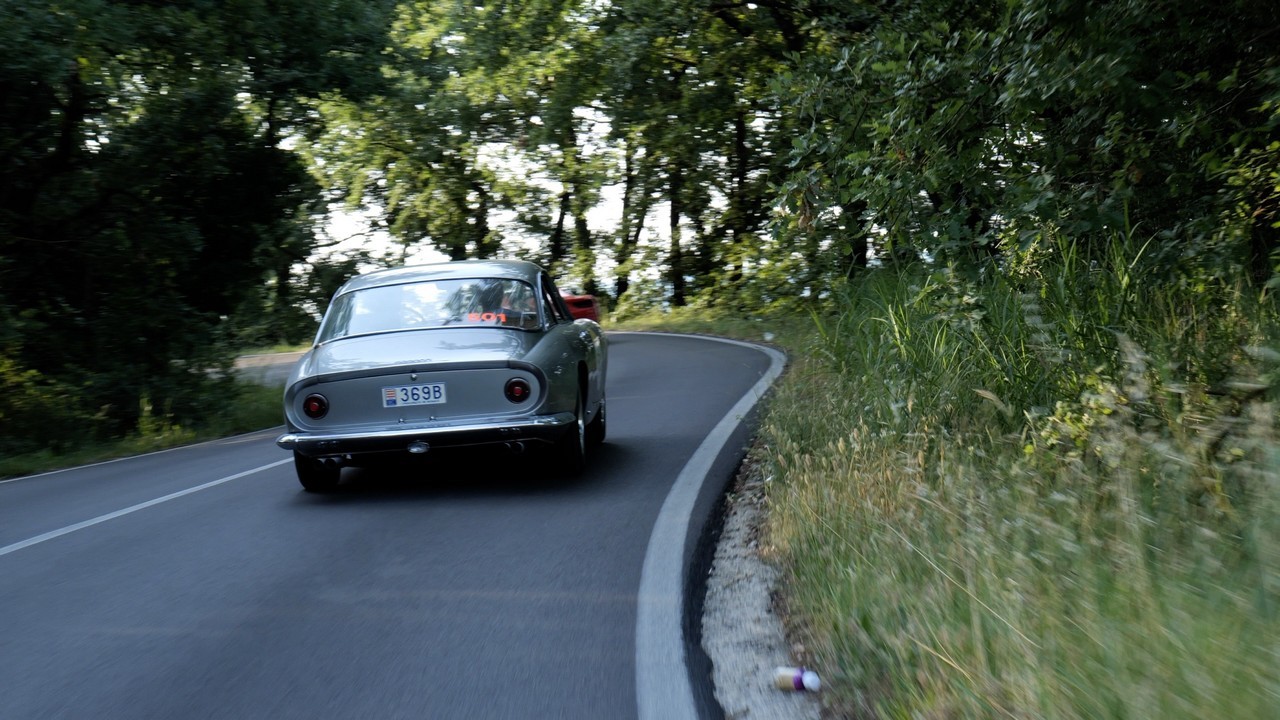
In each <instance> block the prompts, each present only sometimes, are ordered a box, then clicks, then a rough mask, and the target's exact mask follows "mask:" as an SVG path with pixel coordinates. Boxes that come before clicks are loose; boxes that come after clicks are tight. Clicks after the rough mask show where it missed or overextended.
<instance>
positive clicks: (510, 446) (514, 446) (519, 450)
mask: <svg viewBox="0 0 1280 720" xmlns="http://www.w3.org/2000/svg"><path fill="white" fill-rule="evenodd" d="M507 450H509V451H510V452H511V454H512V455H523V454H524V443H523V442H520V441H519V440H517V441H515V442H509V443H507Z"/></svg>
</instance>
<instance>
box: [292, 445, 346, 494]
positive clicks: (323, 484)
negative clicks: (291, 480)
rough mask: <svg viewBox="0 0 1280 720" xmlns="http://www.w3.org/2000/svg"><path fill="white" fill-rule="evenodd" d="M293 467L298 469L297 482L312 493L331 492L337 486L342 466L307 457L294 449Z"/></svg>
mask: <svg viewBox="0 0 1280 720" xmlns="http://www.w3.org/2000/svg"><path fill="white" fill-rule="evenodd" d="M293 467H294V469H295V470H297V471H298V482H300V483H302V489H303V490H306V491H307V492H313V493H324V492H331V491H332V490H333V489H334V488H336V487H338V479H339V477H341V475H342V468H341V467H339V466H338V465H337V464H334V463H325V462H323V461H320V460H317V459H315V458H309V457H307V456H306V455H303V454H301V453H299V452H298V451H296V450H295V451H294V453H293Z"/></svg>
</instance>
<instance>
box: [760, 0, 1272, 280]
mask: <svg viewBox="0 0 1280 720" xmlns="http://www.w3.org/2000/svg"><path fill="white" fill-rule="evenodd" d="M863 7H864V12H865V13H866V14H865V16H863V17H851V18H844V19H843V22H840V21H839V20H841V19H840V18H836V19H832V20H831V21H830V22H827V23H823V24H821V25H820V27H823V28H824V30H825V32H824V33H823V34H822V37H821V41H819V42H816V43H814V45H813V46H814V50H815V52H812V53H810V54H808V55H807V56H806V57H805V58H803V59H802V60H800V61H799V62H798V63H797V65H796V66H795V67H794V68H793V69H791V70H790V71H789V72H785V73H782V74H780V75H779V76H778V77H777V79H776V82H775V87H776V89H777V92H778V93H779V95H780V96H781V98H782V99H783V101H784V102H786V101H790V102H793V103H795V105H796V109H797V112H798V113H799V115H800V117H801V118H802V119H803V120H804V121H805V122H804V124H803V125H801V127H802V128H803V131H802V132H800V133H799V134H797V136H796V137H795V138H794V140H793V147H792V149H791V158H790V162H791V167H792V172H791V175H790V177H789V178H788V179H787V181H786V182H785V184H783V186H782V189H783V191H784V194H785V198H786V199H787V205H786V207H787V210H788V212H787V213H786V214H785V215H784V216H783V218H782V226H781V229H782V230H783V231H784V232H785V233H786V234H787V236H788V237H791V238H796V240H793V242H798V241H802V239H803V238H804V237H806V236H809V235H813V234H815V233H816V234H818V235H822V236H826V237H829V238H830V242H832V244H833V249H835V250H837V251H840V250H841V249H842V248H844V249H846V252H845V254H846V255H848V261H849V262H850V263H852V264H854V265H857V264H858V263H857V262H856V261H857V260H858V258H860V257H865V253H862V252H860V251H861V250H862V249H863V248H865V247H866V246H867V245H868V244H870V245H873V246H874V248H875V252H876V255H877V256H878V257H879V258H880V259H882V260H883V261H893V260H894V259H900V258H901V257H903V254H904V253H905V254H906V256H907V257H909V258H910V257H918V256H920V255H924V256H927V257H929V258H932V259H935V260H943V261H948V262H960V263H964V264H968V265H975V264H976V265H982V264H984V263H986V262H987V261H988V260H989V259H991V258H992V257H993V256H995V255H998V254H1006V253H1008V251H1009V250H1011V249H1017V248H1019V247H1023V246H1025V245H1026V244H1027V243H1029V242H1033V241H1034V240H1035V239H1036V238H1037V237H1039V236H1041V235H1042V234H1044V233H1050V234H1052V233H1062V234H1065V235H1066V236H1068V237H1071V238H1073V239H1074V240H1076V241H1077V242H1078V243H1080V245H1081V251H1082V252H1084V253H1085V254H1086V256H1088V257H1091V258H1092V257H1093V255H1094V254H1095V253H1096V252H1099V251H1105V249H1106V248H1107V245H1108V243H1109V238H1110V237H1111V236H1112V235H1113V234H1115V233H1122V232H1124V231H1125V230H1126V229H1127V228H1129V227H1135V228H1140V229H1141V231H1142V232H1143V233H1144V234H1145V235H1147V236H1150V237H1152V238H1153V244H1152V247H1151V248H1150V249H1149V251H1148V252H1149V254H1150V255H1151V256H1152V257H1153V258H1155V259H1158V260H1160V261H1162V269H1167V268H1168V267H1172V266H1173V265H1175V264H1177V263H1178V262H1179V261H1180V259H1181V258H1185V257H1196V258H1199V260H1198V261H1199V262H1200V263H1201V264H1202V265H1203V266H1204V267H1205V268H1206V270H1211V271H1212V272H1215V273H1218V274H1220V276H1222V277H1228V278H1229V277H1233V276H1235V275H1237V274H1238V273H1239V272H1240V270H1241V269H1245V270H1247V271H1249V272H1250V273H1251V274H1252V277H1253V278H1254V279H1255V281H1266V280H1267V279H1268V278H1269V277H1270V276H1271V274H1272V272H1273V271H1274V269H1275V262H1274V258H1273V257H1272V255H1273V254H1274V253H1275V251H1276V248H1277V237H1278V236H1277V233H1276V230H1277V228H1276V226H1275V220H1276V215H1275V194H1274V186H1271V185H1268V184H1267V181H1266V180H1264V179H1263V178H1264V177H1269V176H1271V175H1272V174H1273V173H1275V172H1276V169H1277V164H1276V163H1277V157H1278V156H1277V154H1276V153H1275V151H1274V150H1273V149H1272V150H1268V148H1272V147H1273V143H1275V142H1276V141H1277V140H1278V139H1280V138H1277V135H1276V132H1277V126H1276V118H1275V109H1276V106H1275V98H1276V92H1277V85H1276V79H1277V76H1276V67H1277V58H1278V54H1277V51H1276V47H1277V46H1276V44H1275V43H1271V42H1267V41H1266V40H1265V38H1266V36H1267V33H1268V32H1269V30H1267V28H1270V27H1272V26H1273V25H1274V19H1275V14H1274V7H1272V6H1271V4H1269V3H1265V2H1256V1H1255V0H1238V1H1237V2H1231V3H1227V4H1225V5H1213V6H1208V5H1204V4H1202V3H1192V2H1173V3H1167V2H1159V3H1157V2H1147V1H1145V0H1130V1H1128V2H1121V3H1109V4H1107V5H1105V6H1098V7H1092V6H1090V7H1088V8H1085V7H1082V6H1081V5H1080V4H1079V3H1070V2H1063V1H1061V0H1042V1H1037V2H1029V3H1019V4H1016V5H1008V6H1001V5H993V4H991V3H981V2H967V1H960V0H958V1H956V2H946V3H934V2H929V3H925V2H907V3H875V4H872V5H870V6H863Z"/></svg>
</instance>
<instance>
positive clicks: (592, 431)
mask: <svg viewBox="0 0 1280 720" xmlns="http://www.w3.org/2000/svg"><path fill="white" fill-rule="evenodd" d="M605 422H606V420H605V417H604V398H600V409H599V410H597V411H596V416H595V418H593V419H592V420H591V424H590V425H587V444H588V445H599V444H600V443H602V442H604V436H605V432H606V427H605Z"/></svg>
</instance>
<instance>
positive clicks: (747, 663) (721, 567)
mask: <svg viewBox="0 0 1280 720" xmlns="http://www.w3.org/2000/svg"><path fill="white" fill-rule="evenodd" d="M763 502H764V485H763V481H762V479H761V478H760V477H759V472H758V471H757V470H756V469H754V468H752V467H750V466H749V465H748V466H744V469H743V471H742V473H741V475H740V476H739V478H738V479H737V481H736V482H735V484H734V487H733V489H732V491H731V494H730V496H729V497H728V498H727V500H726V503H725V513H726V515H725V519H724V529H723V530H722V532H721V535H720V541H719V543H718V544H717V546H716V552H715V560H714V561H713V564H712V568H711V575H710V577H708V578H707V597H706V601H705V604H704V607H703V615H702V644H703V648H704V649H705V650H706V652H707V655H708V656H709V657H710V658H711V663H712V667H713V670H712V681H713V683H714V685H715V694H716V700H717V701H719V703H720V707H721V708H723V709H724V714H725V717H726V718H729V719H730V720H741V719H744V718H752V719H753V720H754V719H756V718H776V719H777V720H808V719H810V718H812V719H814V720H816V719H817V718H819V717H820V716H821V706H820V703H819V700H818V698H819V697H820V694H819V693H809V692H786V691H782V690H778V689H777V688H775V687H774V686H773V670H774V668H775V667H778V666H780V665H787V666H793V665H795V664H796V663H795V662H793V659H792V654H791V646H790V643H788V641H787V639H786V635H785V632H784V630H783V625H782V619H781V618H780V617H778V615H777V614H776V613H775V612H774V610H773V603H772V600H771V598H772V597H773V592H774V589H775V588H776V587H777V584H778V571H777V569H775V568H774V567H773V566H771V565H769V564H768V563H766V562H764V561H763V560H762V559H761V558H760V554H759V543H758V539H757V538H758V537H759V531H758V529H759V524H760V522H761V520H762V513H763Z"/></svg>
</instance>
